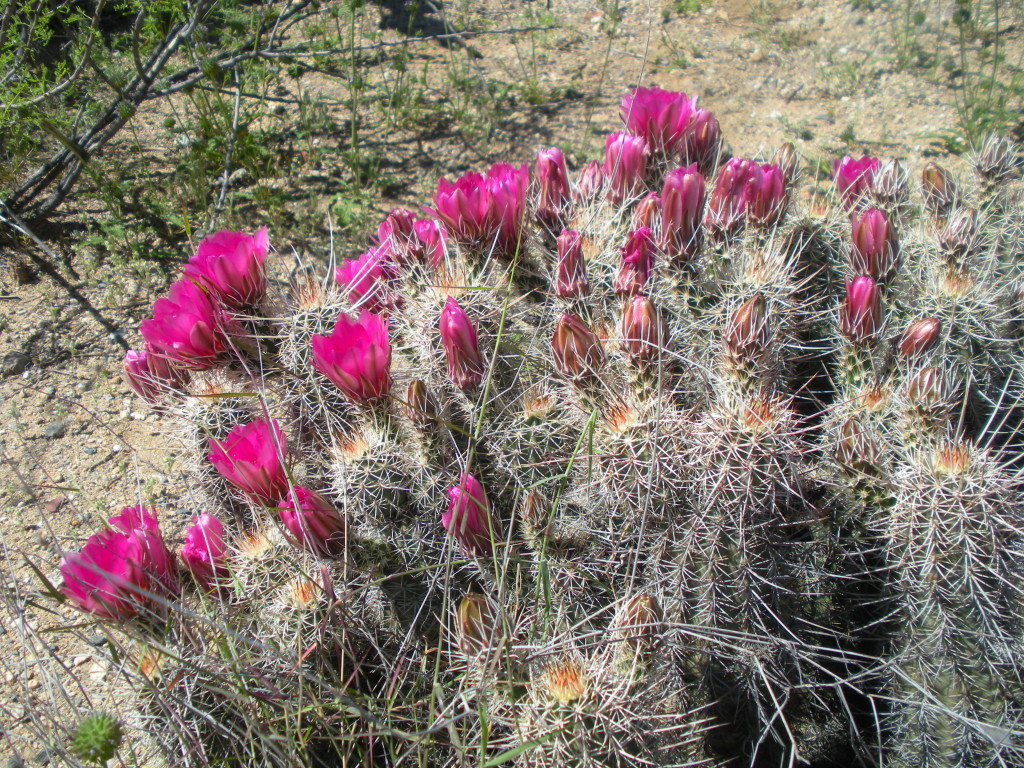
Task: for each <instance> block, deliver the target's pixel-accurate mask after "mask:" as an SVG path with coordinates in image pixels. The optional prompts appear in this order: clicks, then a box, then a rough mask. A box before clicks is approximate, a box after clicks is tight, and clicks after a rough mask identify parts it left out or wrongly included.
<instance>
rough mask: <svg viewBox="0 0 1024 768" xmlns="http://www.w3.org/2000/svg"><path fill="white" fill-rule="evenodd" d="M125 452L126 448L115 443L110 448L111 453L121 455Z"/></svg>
mask: <svg viewBox="0 0 1024 768" xmlns="http://www.w3.org/2000/svg"><path fill="white" fill-rule="evenodd" d="M123 450H124V448H122V447H121V445H120V444H119V443H114V445H113V446H111V448H110V452H111V453H120V452H121V451H123Z"/></svg>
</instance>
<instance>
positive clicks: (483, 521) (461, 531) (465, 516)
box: [441, 474, 500, 555]
mask: <svg viewBox="0 0 1024 768" xmlns="http://www.w3.org/2000/svg"><path fill="white" fill-rule="evenodd" d="M441 524H442V525H443V526H444V529H445V530H446V531H448V535H449V536H454V537H455V540H456V541H457V542H458V543H459V544H460V545H461V546H462V548H463V549H465V550H466V551H467V552H468V553H469V554H471V555H490V554H491V552H492V549H493V547H492V543H491V542H492V536H493V538H494V539H495V540H497V539H499V538H500V533H499V530H498V526H497V524H496V522H495V520H494V518H493V517H492V516H491V507H490V505H489V504H488V503H487V495H486V494H485V493H484V487H483V486H482V485H480V482H479V481H478V480H477V479H476V478H475V477H473V476H472V475H470V474H464V475H463V476H462V478H461V480H460V481H459V484H458V485H457V486H452V487H451V488H449V489H448V511H447V512H445V513H442V515H441Z"/></svg>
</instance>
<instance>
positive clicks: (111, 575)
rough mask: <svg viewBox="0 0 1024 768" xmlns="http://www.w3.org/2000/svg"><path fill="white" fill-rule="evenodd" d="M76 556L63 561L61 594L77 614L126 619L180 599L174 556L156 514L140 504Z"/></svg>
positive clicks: (123, 513) (123, 512)
mask: <svg viewBox="0 0 1024 768" xmlns="http://www.w3.org/2000/svg"><path fill="white" fill-rule="evenodd" d="M108 522H109V523H110V528H109V529H108V530H105V531H101V532H100V533H97V534H94V535H93V536H90V537H89V540H88V541H87V542H86V544H85V546H84V547H82V549H81V551H80V552H75V553H69V554H67V555H65V556H64V557H63V558H62V559H61V564H60V571H61V575H62V576H63V577H64V585H63V587H62V588H61V591H62V592H63V593H64V595H65V596H67V598H68V599H69V600H70V601H71V602H72V603H74V605H75V606H76V607H78V608H79V609H81V610H83V611H86V612H88V613H92V614H93V615H95V616H98V617H100V618H104V619H127V618H131V617H132V616H135V615H136V614H137V613H138V612H139V611H140V610H141V609H143V608H148V607H153V605H154V601H155V600H157V599H159V598H161V597H171V596H174V595H177V594H178V580H177V575H176V573H175V567H174V554H173V553H172V552H171V551H170V550H169V549H167V546H166V545H165V544H164V540H163V536H162V535H161V533H160V525H159V523H158V522H157V519H156V513H155V512H154V511H152V510H147V509H146V508H145V507H143V506H141V505H139V506H135V507H125V508H124V509H122V510H121V514H120V515H117V516H115V517H112V518H110V520H109V521H108Z"/></svg>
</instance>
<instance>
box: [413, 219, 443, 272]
mask: <svg viewBox="0 0 1024 768" xmlns="http://www.w3.org/2000/svg"><path fill="white" fill-rule="evenodd" d="M413 229H414V230H415V232H416V239H417V240H418V241H419V247H420V248H421V249H422V251H423V257H422V258H423V260H424V261H426V262H427V264H429V265H430V266H431V267H433V268H434V269H437V268H438V267H439V266H441V265H442V264H443V263H444V257H445V253H446V252H447V250H448V233H447V231H446V230H445V228H444V224H442V223H441V222H439V221H437V220H435V219H420V220H418V221H417V222H416V223H415V224H413Z"/></svg>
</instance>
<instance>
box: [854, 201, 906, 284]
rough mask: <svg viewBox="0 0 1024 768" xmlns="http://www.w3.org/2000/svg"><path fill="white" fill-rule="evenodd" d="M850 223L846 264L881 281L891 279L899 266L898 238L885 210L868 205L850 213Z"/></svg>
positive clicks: (855, 270) (859, 272)
mask: <svg viewBox="0 0 1024 768" xmlns="http://www.w3.org/2000/svg"><path fill="white" fill-rule="evenodd" d="M850 226H851V228H852V236H851V239H852V240H853V250H851V251H850V266H851V267H853V271H854V272H856V273H858V274H861V275H870V276H871V277H872V278H874V279H875V280H876V281H878V282H881V283H886V282H888V281H889V280H891V279H892V278H893V276H894V275H895V274H896V270H897V269H898V268H899V241H898V240H897V238H896V231H895V229H894V228H893V226H892V225H891V224H890V223H889V218H888V217H887V216H886V215H885V212H884V211H881V210H879V209H878V208H869V209H868V210H866V211H864V212H863V213H862V214H860V215H859V216H858V215H857V214H854V215H853V216H852V217H851V219H850Z"/></svg>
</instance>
